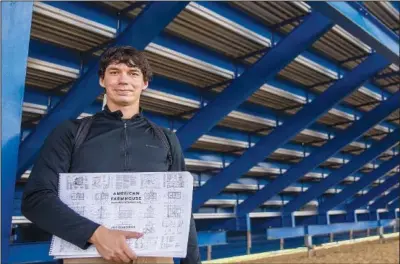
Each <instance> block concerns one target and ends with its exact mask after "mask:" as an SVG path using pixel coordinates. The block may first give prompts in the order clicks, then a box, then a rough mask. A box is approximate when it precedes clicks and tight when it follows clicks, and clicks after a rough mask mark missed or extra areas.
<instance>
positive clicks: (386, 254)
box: [239, 237, 400, 264]
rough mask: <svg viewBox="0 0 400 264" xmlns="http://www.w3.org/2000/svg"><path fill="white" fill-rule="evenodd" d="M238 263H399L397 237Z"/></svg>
mask: <svg viewBox="0 0 400 264" xmlns="http://www.w3.org/2000/svg"><path fill="white" fill-rule="evenodd" d="M239 263H242V264H244V263H246V264H247V263H268V264H270V263H321V264H322V263H338V264H339V263H352V264H353V263H354V264H356V263H357V264H358V263H377V264H378V263H379V264H380V263H396V264H398V263H400V262H399V238H398V237H397V238H392V239H388V240H387V241H386V243H384V244H380V243H379V241H368V242H361V243H356V244H350V245H341V246H338V247H332V248H327V249H318V250H316V251H315V256H312V257H308V256H307V253H297V254H291V255H284V256H278V257H268V258H264V259H258V260H251V261H241V262H239Z"/></svg>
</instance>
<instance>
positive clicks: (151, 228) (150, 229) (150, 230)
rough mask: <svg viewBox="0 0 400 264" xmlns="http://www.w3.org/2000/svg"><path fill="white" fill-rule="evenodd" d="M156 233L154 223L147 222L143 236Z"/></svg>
mask: <svg viewBox="0 0 400 264" xmlns="http://www.w3.org/2000/svg"><path fill="white" fill-rule="evenodd" d="M155 232H156V225H155V224H154V223H153V222H152V221H149V222H147V223H146V225H145V226H144V228H143V234H153V233H155Z"/></svg>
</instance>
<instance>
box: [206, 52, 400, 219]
mask: <svg viewBox="0 0 400 264" xmlns="http://www.w3.org/2000/svg"><path fill="white" fill-rule="evenodd" d="M387 64H388V63H387V61H386V60H385V59H383V58H382V57H381V56H380V55H377V54H374V55H371V57H370V58H368V59H367V60H365V61H364V62H363V63H362V64H361V65H359V66H358V67H357V68H355V69H354V70H353V71H352V72H351V73H348V74H347V75H346V76H345V77H344V78H343V79H341V80H339V81H337V82H336V83H335V84H334V85H333V86H332V87H329V88H328V90H327V91H325V93H323V94H321V95H319V96H318V97H317V98H316V99H315V100H314V101H313V102H312V103H311V104H309V105H306V106H304V107H303V109H302V110H300V111H299V112H298V113H297V114H296V115H294V116H293V117H292V118H291V119H289V120H288V121H286V122H285V123H284V124H283V125H282V126H280V127H278V128H276V129H275V130H274V131H273V132H271V133H270V134H269V135H268V136H266V137H265V138H264V139H262V140H261V141H260V142H259V143H257V145H256V147H258V146H260V149H259V150H258V153H257V154H254V149H255V148H256V147H253V148H252V149H250V150H248V151H247V152H245V154H243V156H245V155H246V154H247V153H250V154H249V155H250V158H251V159H252V163H250V164H249V165H247V167H250V166H252V165H253V164H254V162H253V160H254V161H259V160H262V159H263V158H264V157H266V156H268V155H269V154H270V153H271V152H272V151H274V150H275V149H276V148H278V147H279V145H278V143H279V142H281V141H282V139H284V140H285V142H286V141H287V140H288V139H290V137H289V136H290V135H288V133H292V132H293V134H292V135H295V134H296V133H298V132H299V131H300V129H302V128H304V127H300V124H303V125H304V126H305V125H306V124H308V122H310V121H312V120H315V119H317V118H318V117H319V114H323V113H324V112H326V111H328V110H329V109H330V108H331V107H333V106H334V104H335V103H337V102H338V101H340V100H341V99H342V97H341V96H343V97H345V96H346V95H347V94H348V93H350V92H352V91H353V90H355V89H356V88H358V87H359V86H360V85H361V84H362V82H364V81H367V80H368V79H369V78H370V77H372V76H374V75H375V74H376V72H379V71H380V70H381V69H382V68H384V67H385V66H386V65H387ZM365 71H368V73H366V72H365ZM339 91H341V92H342V91H343V93H341V94H339ZM331 100H336V101H331ZM399 100H400V93H397V94H396V95H395V96H394V97H391V98H390V99H389V100H388V101H387V102H384V103H383V104H384V106H378V107H377V108H375V109H374V110H372V111H371V112H370V113H368V114H365V116H364V117H362V118H361V119H360V120H358V121H357V122H356V123H355V124H354V125H352V126H351V127H350V128H349V129H347V130H346V131H343V132H342V133H341V134H338V135H337V136H336V137H335V138H334V139H332V140H331V141H329V142H327V143H326V144H325V145H324V146H323V147H321V148H319V149H316V150H315V151H314V152H313V153H311V154H310V155H309V156H308V157H306V158H304V159H303V160H302V162H300V163H298V164H296V165H293V166H292V167H291V168H289V169H288V171H287V172H286V173H285V174H283V175H281V176H280V177H279V178H277V179H276V180H274V181H273V182H272V183H270V184H268V185H266V186H265V187H264V188H263V189H262V190H260V191H258V192H257V193H256V194H254V195H252V196H250V197H249V198H248V199H247V200H245V201H244V202H243V203H241V204H240V205H239V206H238V208H237V210H238V215H239V216H242V215H243V214H245V213H246V212H251V211H252V210H253V209H255V208H256V207H257V206H259V205H260V204H262V203H263V202H264V201H267V200H268V199H269V198H271V197H273V196H274V195H275V194H277V193H279V192H280V191H281V190H283V189H284V188H286V187H287V186H289V185H290V184H291V183H293V182H294V181H296V180H297V179H299V178H300V177H302V176H303V175H304V174H306V173H307V172H309V171H310V170H312V169H313V168H315V167H317V166H318V165H319V164H320V163H322V162H324V161H325V160H326V159H328V158H329V157H331V156H332V155H334V154H335V153H336V152H338V151H339V150H340V149H341V148H343V147H344V146H346V145H347V144H349V143H350V142H352V141H353V140H355V139H357V138H358V137H359V136H360V132H361V133H363V132H366V131H368V130H369V129H370V128H371V127H373V126H374V125H375V124H376V123H378V122H380V121H381V120H382V119H384V118H385V117H386V116H387V115H389V114H390V113H391V112H392V111H394V110H395V109H396V108H397V106H398V101H399ZM297 125H299V126H298V127H297ZM295 129H298V130H295ZM293 130H295V131H293ZM286 136H287V137H286ZM243 156H242V157H243ZM242 157H241V158H239V159H238V160H239V161H240V160H241V159H242ZM256 157H257V158H258V160H255V158H256ZM236 162H237V161H235V163H236ZM247 162H248V161H247ZM235 163H233V164H232V165H231V166H229V167H228V169H229V168H230V167H232V166H233V165H234V164H235ZM242 166H243V165H242ZM247 167H246V168H247ZM229 173H230V174H229V176H228V175H223V177H221V179H226V178H228V177H232V176H231V175H237V176H241V174H242V173H244V171H243V170H242V169H240V170H239V169H237V168H235V169H234V170H232V171H230V172H229ZM239 173H241V174H239ZM218 176H219V175H217V176H214V177H213V179H212V180H214V179H215V180H216V179H217V177H218ZM221 176H222V175H221ZM221 179H220V180H221Z"/></svg>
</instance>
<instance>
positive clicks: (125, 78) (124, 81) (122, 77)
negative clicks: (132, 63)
mask: <svg viewBox="0 0 400 264" xmlns="http://www.w3.org/2000/svg"><path fill="white" fill-rule="evenodd" d="M118 82H119V83H120V84H127V83H128V75H127V74H126V73H121V74H120V75H119V78H118Z"/></svg>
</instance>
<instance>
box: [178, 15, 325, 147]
mask: <svg viewBox="0 0 400 264" xmlns="http://www.w3.org/2000/svg"><path fill="white" fill-rule="evenodd" d="M331 27H332V24H331V23H330V22H329V21H328V20H327V19H325V18H324V17H322V16H321V15H319V14H311V15H310V17H308V18H307V19H306V20H305V21H304V22H303V23H302V24H301V25H300V26H298V27H297V28H296V29H294V30H293V31H292V32H291V33H290V34H289V35H288V36H287V37H286V38H285V39H283V40H281V42H279V44H278V45H277V46H276V47H274V48H272V49H271V50H270V51H269V52H268V53H266V54H265V55H264V56H263V57H262V58H261V59H259V60H258V61H257V62H256V63H255V64H254V65H253V66H252V67H250V68H249V69H247V70H246V71H245V72H244V73H242V74H241V75H240V77H238V78H236V79H234V80H233V81H232V83H231V84H230V85H229V86H228V87H227V88H225V89H224V91H223V92H222V93H221V94H220V95H218V97H216V98H215V99H214V100H213V101H212V102H210V103H209V104H207V106H205V107H203V108H202V109H200V110H199V111H198V112H197V114H196V115H195V116H194V117H192V118H191V119H190V121H189V122H187V123H186V124H185V125H184V126H182V127H181V128H180V129H179V130H178V131H177V136H178V138H179V140H180V142H181V146H182V149H183V150H186V149H188V148H189V147H190V146H191V145H192V144H193V143H194V142H195V141H196V140H197V139H198V138H200V137H201V136H202V135H203V134H204V133H206V132H207V131H209V130H210V129H211V128H212V127H214V126H215V125H216V124H217V123H218V122H219V121H220V120H221V119H223V118H224V117H225V116H226V115H228V114H229V113H230V112H231V111H232V110H234V109H236V108H237V107H238V106H239V105H240V104H241V103H243V102H244V101H245V100H246V99H247V98H248V97H249V96H250V95H251V94H253V93H254V92H255V91H256V90H257V89H259V88H260V87H261V86H262V85H263V84H264V83H265V82H266V81H267V80H268V79H269V78H271V77H273V76H274V75H275V74H277V73H278V72H279V71H280V70H281V69H283V68H284V67H285V66H286V65H287V64H289V63H290V61H292V60H293V59H294V58H295V57H296V56H298V55H299V54H300V53H301V52H302V51H304V50H305V49H306V48H308V47H309V46H311V45H312V43H313V42H315V41H316V40H317V39H318V38H319V37H321V36H322V35H323V34H324V33H325V32H326V31H328V30H329V29H330V28H331Z"/></svg>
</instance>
